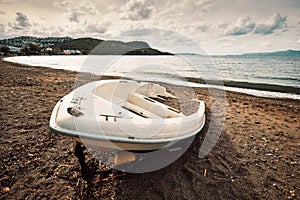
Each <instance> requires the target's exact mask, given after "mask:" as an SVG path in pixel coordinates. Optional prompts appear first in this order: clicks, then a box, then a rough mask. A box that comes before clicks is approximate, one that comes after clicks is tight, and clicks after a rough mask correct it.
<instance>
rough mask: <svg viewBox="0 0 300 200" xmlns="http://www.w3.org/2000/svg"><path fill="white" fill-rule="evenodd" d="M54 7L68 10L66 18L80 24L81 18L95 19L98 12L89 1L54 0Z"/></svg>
mask: <svg viewBox="0 0 300 200" xmlns="http://www.w3.org/2000/svg"><path fill="white" fill-rule="evenodd" d="M53 6H54V7H57V8H60V9H63V10H66V13H65V16H66V18H67V19H68V20H69V21H70V22H76V23H79V22H80V17H82V16H90V17H94V16H95V15H96V14H97V13H98V10H97V9H96V8H95V5H94V4H92V3H91V1H88V0H80V1H79V0H54V1H53Z"/></svg>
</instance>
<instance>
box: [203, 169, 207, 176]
mask: <svg viewBox="0 0 300 200" xmlns="http://www.w3.org/2000/svg"><path fill="white" fill-rule="evenodd" d="M206 173H207V169H206V168H205V169H204V172H203V176H205V177H206Z"/></svg>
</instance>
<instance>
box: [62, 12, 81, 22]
mask: <svg viewBox="0 0 300 200" xmlns="http://www.w3.org/2000/svg"><path fill="white" fill-rule="evenodd" d="M80 15H82V13H80V12H78V11H76V10H73V11H71V12H69V13H67V14H66V16H67V18H68V20H69V21H71V22H77V23H79V16H80Z"/></svg>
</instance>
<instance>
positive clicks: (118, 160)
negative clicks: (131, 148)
mask: <svg viewBox="0 0 300 200" xmlns="http://www.w3.org/2000/svg"><path fill="white" fill-rule="evenodd" d="M135 159H136V157H135V154H134V153H131V152H127V151H119V152H116V154H115V165H121V164H124V163H128V162H132V161H135Z"/></svg>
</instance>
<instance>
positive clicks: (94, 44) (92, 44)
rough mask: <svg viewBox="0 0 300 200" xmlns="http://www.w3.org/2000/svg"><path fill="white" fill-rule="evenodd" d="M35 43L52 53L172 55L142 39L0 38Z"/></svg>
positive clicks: (11, 42)
mask: <svg viewBox="0 0 300 200" xmlns="http://www.w3.org/2000/svg"><path fill="white" fill-rule="evenodd" d="M30 44H35V45H37V46H39V47H42V48H52V51H53V52H54V53H59V52H63V51H64V50H69V49H72V50H79V51H80V52H81V53H82V54H93V55H173V54H171V53H169V52H162V51H159V50H157V49H153V48H151V47H150V45H149V44H148V43H147V42H144V41H130V42H123V41H114V40H102V39H97V38H92V37H84V38H71V37H33V36H19V37H14V38H9V39H3V40H0V46H1V45H2V46H3V45H6V46H13V47H23V48H24V47H25V46H28V45H30Z"/></svg>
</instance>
